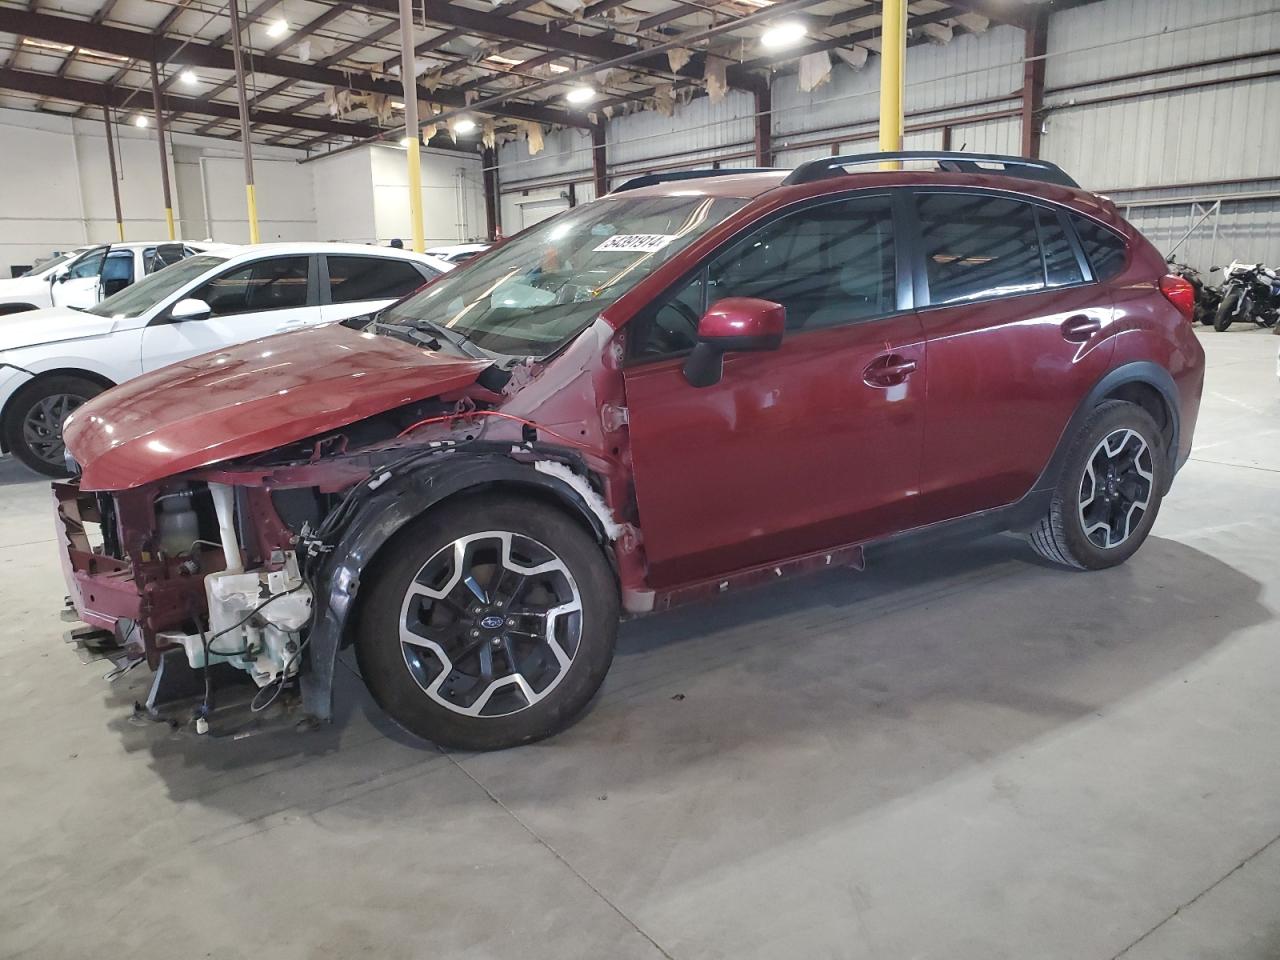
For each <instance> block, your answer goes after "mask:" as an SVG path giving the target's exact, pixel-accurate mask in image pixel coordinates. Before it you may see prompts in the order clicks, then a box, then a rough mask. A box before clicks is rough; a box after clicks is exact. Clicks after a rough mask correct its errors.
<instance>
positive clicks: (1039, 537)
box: [1030, 400, 1169, 570]
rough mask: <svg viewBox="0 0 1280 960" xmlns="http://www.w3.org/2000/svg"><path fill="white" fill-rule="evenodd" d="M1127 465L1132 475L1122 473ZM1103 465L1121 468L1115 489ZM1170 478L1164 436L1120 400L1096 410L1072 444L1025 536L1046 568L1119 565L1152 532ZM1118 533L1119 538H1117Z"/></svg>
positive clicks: (1136, 409) (1149, 420)
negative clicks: (1107, 519)
mask: <svg viewBox="0 0 1280 960" xmlns="http://www.w3.org/2000/svg"><path fill="white" fill-rule="evenodd" d="M1135 437H1136V440H1135V439H1133V438H1135ZM1104 445H1105V449H1104ZM1112 451H1115V457H1116V459H1114V460H1113V459H1111V457H1112ZM1134 454H1136V456H1134ZM1144 454H1145V456H1144ZM1129 459H1131V460H1132V464H1131V469H1123V464H1125V462H1126V460H1129ZM1107 464H1110V465H1114V466H1117V467H1120V468H1121V469H1119V470H1118V473H1119V474H1120V476H1119V477H1118V478H1117V480H1116V481H1115V482H1114V484H1112V483H1110V482H1108V481H1107V480H1106V474H1105V472H1104V469H1103V468H1104V466H1105V465H1107ZM1091 465H1093V466H1094V469H1093V475H1092V477H1090V474H1089V468H1090V466H1091ZM1168 470H1169V458H1168V456H1167V453H1166V450H1165V440H1164V436H1163V434H1161V432H1160V428H1159V427H1157V426H1156V422H1155V421H1154V420H1153V419H1152V418H1151V414H1149V413H1147V411H1146V410H1144V409H1142V408H1141V407H1140V406H1138V405H1137V404H1134V403H1126V402H1124V401H1121V400H1108V401H1105V402H1104V403H1101V404H1099V405H1098V407H1097V409H1095V410H1094V412H1093V414H1092V415H1091V416H1090V417H1089V419H1088V421H1087V422H1086V423H1085V425H1084V427H1083V428H1082V429H1081V431H1080V433H1079V435H1078V436H1077V437H1076V439H1075V441H1074V442H1073V443H1072V444H1071V449H1070V451H1069V452H1068V454H1067V459H1066V464H1065V466H1064V467H1063V470H1062V475H1061V477H1059V479H1058V485H1057V487H1056V489H1055V490H1054V492H1053V499H1052V501H1051V502H1050V504H1049V509H1048V511H1047V512H1046V514H1045V516H1044V517H1042V518H1041V520H1040V522H1039V523H1038V524H1037V525H1036V526H1035V527H1034V528H1033V529H1032V531H1031V533H1030V541H1031V546H1032V548H1033V549H1034V550H1035V551H1036V553H1038V554H1039V555H1040V556H1041V557H1043V558H1044V559H1046V560H1048V561H1050V562H1051V563H1054V564H1057V565H1058V566H1063V567H1072V568H1074V569H1077V570H1102V569H1105V568H1107V567H1114V566H1116V565H1118V564H1121V563H1124V562H1125V561H1126V560H1128V559H1129V558H1130V557H1131V556H1133V554H1134V553H1135V552H1137V550H1138V548H1139V547H1140V546H1142V544H1143V541H1145V540H1146V539H1147V534H1148V533H1150V532H1151V525H1152V524H1154V523H1155V520H1156V516H1157V514H1158V513H1159V512H1160V503H1161V501H1162V500H1163V499H1164V488H1165V485H1166V483H1167V472H1168ZM1143 473H1146V474H1147V477H1146V478H1145V479H1144V478H1143V476H1142V474H1143ZM1109 495H1114V496H1112V497H1111V498H1110V499H1109ZM1131 495H1132V502H1128V498H1129V497H1130V496H1131ZM1140 502H1143V503H1144V504H1145V505H1143V506H1138V504H1139V503H1140ZM1130 507H1132V509H1130ZM1108 509H1111V511H1112V512H1111V513H1110V516H1113V517H1115V518H1116V520H1115V525H1114V527H1110V526H1109V527H1108V528H1107V530H1106V531H1105V532H1104V531H1103V530H1102V529H1099V525H1100V523H1101V521H1100V519H1099V518H1100V516H1103V515H1106V514H1107V511H1108ZM1126 511H1127V513H1126ZM1120 532H1124V536H1123V538H1121V537H1118V536H1116V534H1117V533H1120ZM1108 544H1110V545H1108Z"/></svg>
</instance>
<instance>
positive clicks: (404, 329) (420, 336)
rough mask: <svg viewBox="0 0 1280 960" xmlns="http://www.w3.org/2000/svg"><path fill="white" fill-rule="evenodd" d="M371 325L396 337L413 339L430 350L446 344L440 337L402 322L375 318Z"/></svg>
mask: <svg viewBox="0 0 1280 960" xmlns="http://www.w3.org/2000/svg"><path fill="white" fill-rule="evenodd" d="M371 326H372V327H373V328H374V329H375V330H377V329H379V328H380V329H382V330H385V331H387V332H388V333H390V334H391V335H392V336H394V337H400V338H401V339H404V340H411V341H413V342H414V343H416V344H418V345H419V346H423V347H426V348H427V349H428V350H439V349H440V348H441V347H442V346H443V345H444V344H442V343H441V342H440V338H439V337H435V336H431V335H429V334H425V333H423V332H422V331H421V330H419V329H417V328H416V327H409V326H405V325H404V324H400V323H387V322H386V321H385V320H374V321H373V323H372V324H371Z"/></svg>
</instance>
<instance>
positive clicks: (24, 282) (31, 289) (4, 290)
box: [0, 277, 49, 303]
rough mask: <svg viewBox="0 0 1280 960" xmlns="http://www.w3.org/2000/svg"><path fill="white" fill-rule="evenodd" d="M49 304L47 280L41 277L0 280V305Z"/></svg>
mask: <svg viewBox="0 0 1280 960" xmlns="http://www.w3.org/2000/svg"><path fill="white" fill-rule="evenodd" d="M42 300H43V301H44V302H45V303H48V302H49V280H48V278H41V277H7V278H4V279H0V303H39V302H40V301H42Z"/></svg>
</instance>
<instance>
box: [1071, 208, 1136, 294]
mask: <svg viewBox="0 0 1280 960" xmlns="http://www.w3.org/2000/svg"><path fill="white" fill-rule="evenodd" d="M1071 223H1072V225H1073V226H1074V227H1075V228H1076V236H1078V237H1079V238H1080V246H1081V247H1083V248H1084V255H1085V257H1087V258H1088V260H1089V264H1090V265H1091V266H1092V267H1093V279H1095V280H1098V281H1103V280H1110V279H1111V278H1112V277H1114V276H1117V275H1118V274H1119V273H1120V272H1121V271H1122V270H1123V269H1124V265H1125V261H1126V260H1127V259H1128V253H1129V251H1128V247H1127V246H1126V245H1125V242H1124V240H1123V239H1122V238H1121V237H1119V236H1117V235H1116V234H1114V233H1112V232H1111V231H1110V230H1108V229H1107V228H1106V227H1104V226H1102V224H1100V223H1094V222H1093V221H1092V220H1090V219H1088V218H1087V217H1081V216H1077V215H1076V214H1074V213H1073V214H1071Z"/></svg>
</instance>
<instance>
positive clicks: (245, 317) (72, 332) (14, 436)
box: [0, 243, 453, 476]
mask: <svg viewBox="0 0 1280 960" xmlns="http://www.w3.org/2000/svg"><path fill="white" fill-rule="evenodd" d="M451 269H453V267H452V265H451V264H448V263H445V262H444V261H443V260H437V259H435V258H433V257H427V256H424V255H422V254H418V253H413V252H411V251H408V250H394V249H390V248H386V247H367V246H359V245H356V244H345V243H271V244H260V245H258V246H248V247H237V248H235V252H234V253H232V254H231V255H228V254H226V253H219V252H216V251H214V252H210V253H202V254H198V255H196V256H193V257H188V258H186V259H184V260H182V261H180V262H179V263H176V264H174V265H172V266H169V267H166V268H164V269H163V270H160V271H158V272H156V273H153V274H151V275H150V276H147V277H144V278H143V279H142V280H139V281H138V282H137V283H135V284H133V285H132V286H130V287H126V288H125V289H124V290H121V291H120V292H119V293H117V294H115V295H114V296H111V297H108V298H107V299H105V300H103V301H102V302H101V303H99V304H97V305H96V306H91V307H89V308H88V309H87V310H73V309H70V308H68V307H51V308H48V309H44V310H32V311H28V312H24V313H18V314H14V315H12V316H0V452H5V453H12V454H13V455H14V456H16V457H17V458H18V459H19V460H21V461H22V462H23V463H25V464H27V466H29V467H31V468H32V469H34V470H38V471H40V472H41V473H45V474H48V475H49V476H59V475H63V474H65V472H66V469H65V462H64V456H63V448H62V422H63V420H65V419H66V417H67V414H69V413H70V412H71V411H72V410H74V409H75V408H76V407H78V406H80V404H82V403H84V402H85V401H86V400H88V399H89V398H90V397H93V396H96V395H97V394H99V393H101V392H102V391H103V390H106V389H107V388H108V387H112V386H115V385H116V384H118V383H123V382H124V381H125V380H129V379H131V378H132V377H136V376H139V375H140V374H142V373H145V372H146V371H148V370H154V369H156V368H157V367H163V366H166V365H167V364H170V363H174V362H176V361H179V360H185V359H186V358H188V357H192V356H195V355H197V354H201V353H209V352H211V351H214V350H220V349H222V348H223V347H226V346H229V345H230V344H234V343H242V342H244V341H246V340H255V339H257V338H259V337H265V336H268V335H270V334H273V333H282V332H284V331H287V330H294V329H297V328H299V327H306V326H311V325H314V324H317V323H327V322H331V321H336V320H346V319H349V318H351V317H357V316H360V315H361V314H365V313H372V312H373V311H375V310H380V309H381V308H382V307H385V306H387V305H388V304H391V303H394V302H395V301H396V300H399V299H400V298H401V297H403V296H405V295H406V294H408V293H411V292H412V291H414V290H416V289H417V288H418V287H421V286H422V285H423V284H424V283H426V282H428V281H429V280H433V279H435V278H436V277H438V276H439V275H440V274H442V273H445V272H447V271H448V270H451Z"/></svg>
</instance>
